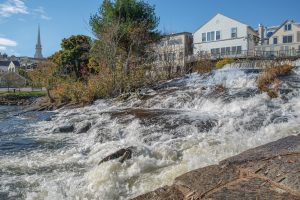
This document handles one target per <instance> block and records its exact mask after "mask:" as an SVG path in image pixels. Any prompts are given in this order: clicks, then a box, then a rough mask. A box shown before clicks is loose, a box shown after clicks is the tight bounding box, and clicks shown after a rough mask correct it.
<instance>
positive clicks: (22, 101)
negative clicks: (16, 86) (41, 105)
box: [0, 95, 38, 106]
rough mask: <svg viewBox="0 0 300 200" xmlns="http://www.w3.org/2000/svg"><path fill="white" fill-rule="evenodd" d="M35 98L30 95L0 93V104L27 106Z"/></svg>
mask: <svg viewBox="0 0 300 200" xmlns="http://www.w3.org/2000/svg"><path fill="white" fill-rule="evenodd" d="M37 98H38V97H32V96H15V95H2V96H0V105H5V106H28V105H30V104H32V103H33V102H34V101H35V100H36V99H37Z"/></svg>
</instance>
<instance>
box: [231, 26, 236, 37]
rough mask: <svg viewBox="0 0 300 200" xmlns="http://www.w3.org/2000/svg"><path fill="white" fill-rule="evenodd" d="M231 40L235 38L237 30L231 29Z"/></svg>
mask: <svg viewBox="0 0 300 200" xmlns="http://www.w3.org/2000/svg"><path fill="white" fill-rule="evenodd" d="M231 38H237V28H231Z"/></svg>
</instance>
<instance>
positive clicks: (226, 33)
mask: <svg viewBox="0 0 300 200" xmlns="http://www.w3.org/2000/svg"><path fill="white" fill-rule="evenodd" d="M258 41H259V36H258V32H257V31H255V30H254V29H253V28H252V27H251V26H249V25H247V24H245V23H242V22H239V21H237V20H235V19H232V18H230V17H227V16H225V15H222V14H217V15H215V16H214V17H213V18H212V19H210V20H209V21H208V22H207V23H205V24H203V25H202V26H201V27H200V28H198V29H197V30H196V32H195V33H194V54H196V55H200V56H205V55H207V56H210V57H239V56H242V55H243V54H245V53H248V52H250V51H254V48H255V46H256V45H257V43H258Z"/></svg>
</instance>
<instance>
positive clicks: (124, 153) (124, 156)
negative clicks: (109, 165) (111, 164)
mask: <svg viewBox="0 0 300 200" xmlns="http://www.w3.org/2000/svg"><path fill="white" fill-rule="evenodd" d="M132 148H133V147H128V148H126V149H120V150H118V151H116V152H114V153H112V154H110V155H109V156H107V157H105V158H103V159H102V160H101V161H100V162H99V164H98V165H100V164H102V163H104V162H107V161H110V160H115V159H119V162H120V163H123V162H124V161H125V160H129V159H131V158H132Z"/></svg>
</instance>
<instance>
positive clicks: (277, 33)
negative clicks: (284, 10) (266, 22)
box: [256, 20, 300, 56]
mask: <svg viewBox="0 0 300 200" xmlns="http://www.w3.org/2000/svg"><path fill="white" fill-rule="evenodd" d="M259 32H260V33H261V34H260V35H261V36H260V37H261V41H263V42H261V43H260V45H258V46H256V52H257V55H261V56H299V55H300V24H297V23H295V22H294V21H292V20H286V21H285V22H283V23H282V24H281V25H280V26H277V27H275V29H270V28H267V27H264V26H262V25H260V26H259Z"/></svg>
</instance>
